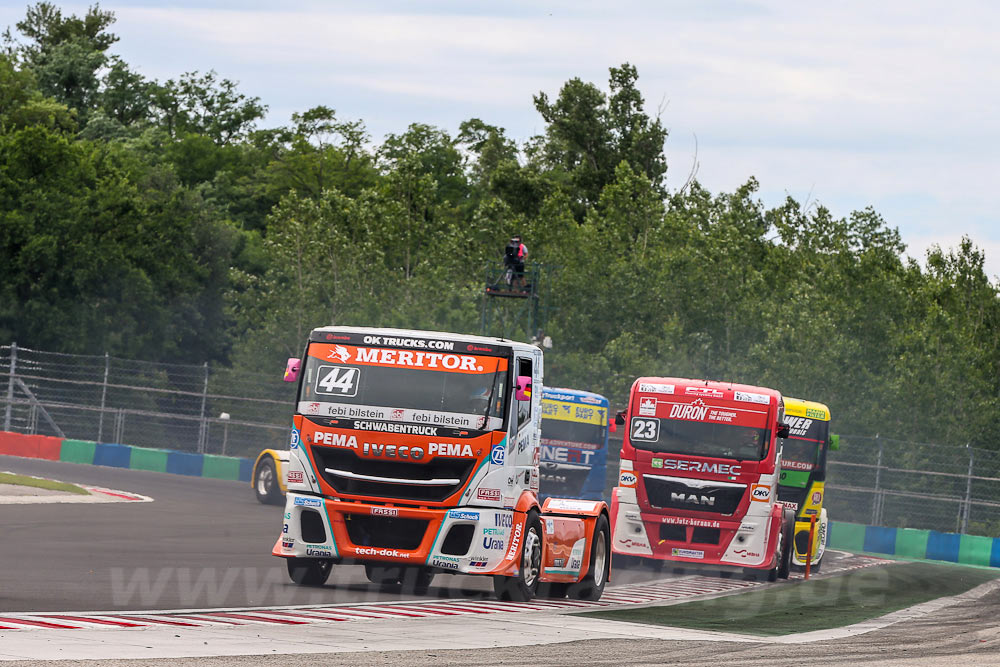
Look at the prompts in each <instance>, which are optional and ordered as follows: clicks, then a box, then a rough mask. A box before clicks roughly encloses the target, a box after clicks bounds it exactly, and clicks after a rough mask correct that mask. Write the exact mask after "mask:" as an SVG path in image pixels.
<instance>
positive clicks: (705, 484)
mask: <svg viewBox="0 0 1000 667" xmlns="http://www.w3.org/2000/svg"><path fill="white" fill-rule="evenodd" d="M642 481H643V484H644V486H645V488H646V497H647V498H649V504H650V505H652V506H653V507H657V508H661V509H676V510H693V511H696V512H711V513H712V514H723V515H727V516H728V515H731V514H732V513H733V512H735V511H736V508H737V507H739V505H740V501H741V500H742V499H743V494H744V493H746V488H747V487H746V485H744V484H729V483H727V482H709V481H703V480H696V479H685V478H683V477H663V476H660V475H643V477H642Z"/></svg>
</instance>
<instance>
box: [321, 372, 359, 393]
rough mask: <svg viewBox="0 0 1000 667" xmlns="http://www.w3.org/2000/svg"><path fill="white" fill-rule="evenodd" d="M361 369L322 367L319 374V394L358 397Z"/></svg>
mask: <svg viewBox="0 0 1000 667" xmlns="http://www.w3.org/2000/svg"><path fill="white" fill-rule="evenodd" d="M360 374H361V371H360V369H357V368H346V367H344V366H320V369H319V373H317V374H316V375H317V378H318V379H317V381H316V393H317V394H338V395H340V396H356V395H357V393H358V376H359V375H360Z"/></svg>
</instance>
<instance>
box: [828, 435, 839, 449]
mask: <svg viewBox="0 0 1000 667" xmlns="http://www.w3.org/2000/svg"><path fill="white" fill-rule="evenodd" d="M830 449H832V450H833V451H837V450H838V449H840V436H839V435H837V434H836V433H831V434H830Z"/></svg>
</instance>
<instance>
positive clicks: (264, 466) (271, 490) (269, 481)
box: [253, 456, 283, 505]
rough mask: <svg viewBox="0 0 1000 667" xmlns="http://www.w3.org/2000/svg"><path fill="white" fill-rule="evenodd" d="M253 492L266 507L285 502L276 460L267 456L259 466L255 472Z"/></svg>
mask: <svg viewBox="0 0 1000 667" xmlns="http://www.w3.org/2000/svg"><path fill="white" fill-rule="evenodd" d="M253 490H254V494H255V495H256V496H257V500H258V502H261V503H263V504H265V505H280V504H282V502H283V498H282V495H281V486H280V485H279V484H278V472H277V468H276V467H275V465H274V459H272V458H271V457H270V456H265V457H264V458H262V459H261V460H260V463H259V464H257V469H256V470H254V472H253Z"/></svg>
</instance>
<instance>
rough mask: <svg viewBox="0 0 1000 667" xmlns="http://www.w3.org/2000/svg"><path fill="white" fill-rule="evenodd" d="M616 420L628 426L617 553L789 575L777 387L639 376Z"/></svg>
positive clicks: (615, 496) (617, 506)
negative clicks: (781, 495)
mask: <svg viewBox="0 0 1000 667" xmlns="http://www.w3.org/2000/svg"><path fill="white" fill-rule="evenodd" d="M617 421H618V422H619V423H622V424H623V423H626V422H627V423H628V430H627V432H626V433H625V438H624V443H623V445H622V451H621V466H620V469H619V478H618V486H617V487H616V488H615V489H614V491H613V492H612V500H611V517H612V551H613V552H614V553H615V554H623V555H628V556H638V557H642V558H649V559H656V560H667V561H677V562H682V563H697V564H699V565H713V566H736V567H741V568H743V572H744V574H745V575H747V576H748V577H750V578H767V579H768V580H769V581H774V580H775V579H777V578H779V577H781V578H787V577H788V572H789V568H790V557H791V542H792V531H793V529H794V525H795V515H794V512H792V511H790V510H786V509H784V508H783V507H782V505H781V504H779V503H778V502H777V495H778V494H777V491H778V487H777V484H778V475H779V474H780V471H781V453H780V449H779V444H778V442H777V440H776V438H779V437H786V436H787V435H788V427H787V425H785V423H784V405H783V402H782V398H781V394H780V393H779V392H777V391H775V390H773V389H765V388H763V387H752V386H747V385H739V384H729V383H723V382H711V381H706V380H689V379H683V378H659V377H643V378H639V379H638V380H636V381H635V382H634V383H633V384H632V389H631V392H630V395H629V404H628V409H627V410H626V411H623V412H622V413H619V415H618V418H617ZM724 571H729V570H728V569H727V568H724Z"/></svg>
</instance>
